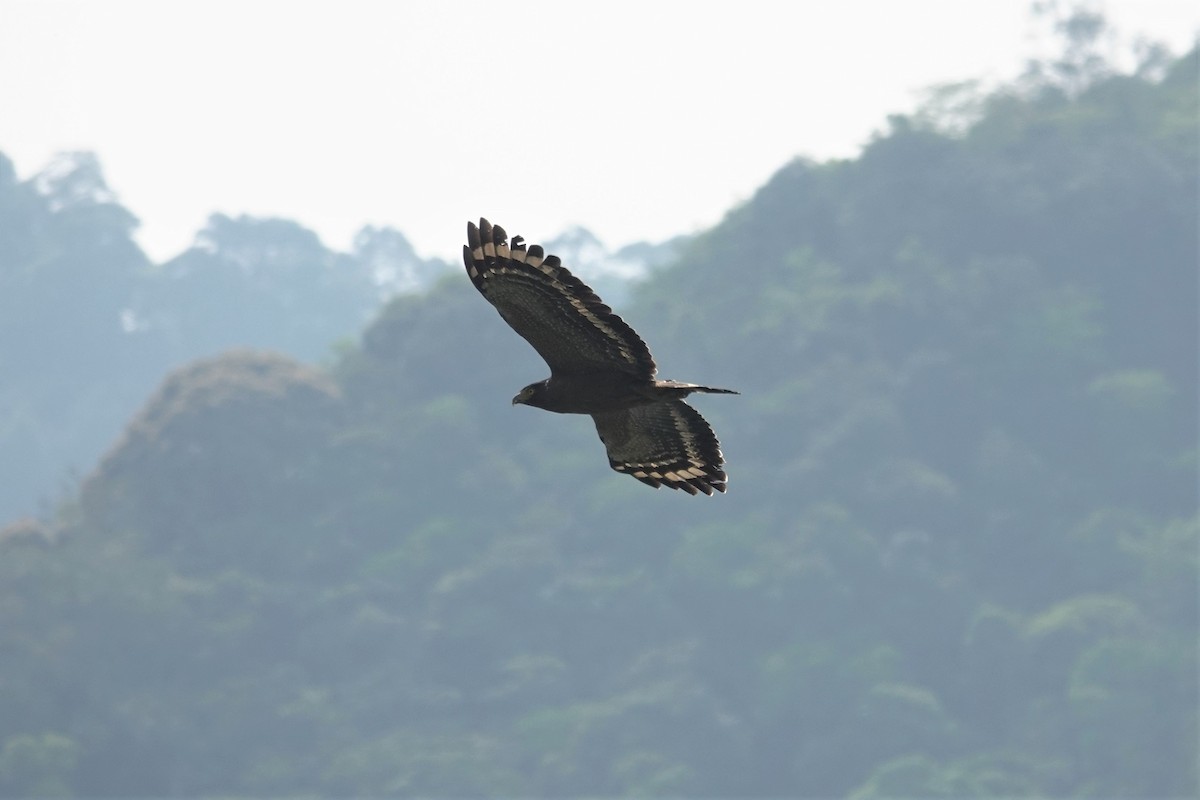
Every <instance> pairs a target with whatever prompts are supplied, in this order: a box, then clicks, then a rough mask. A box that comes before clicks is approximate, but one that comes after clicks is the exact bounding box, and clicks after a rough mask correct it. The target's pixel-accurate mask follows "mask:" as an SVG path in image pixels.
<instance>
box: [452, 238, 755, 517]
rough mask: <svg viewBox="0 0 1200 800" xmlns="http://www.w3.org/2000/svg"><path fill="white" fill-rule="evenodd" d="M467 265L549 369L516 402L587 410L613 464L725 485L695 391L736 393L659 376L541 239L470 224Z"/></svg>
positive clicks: (697, 484) (708, 489)
mask: <svg viewBox="0 0 1200 800" xmlns="http://www.w3.org/2000/svg"><path fill="white" fill-rule="evenodd" d="M463 262H464V264H465V265H466V268H467V275H468V276H470V278H471V282H472V283H474V284H475V288H476V289H478V290H479V292H480V293H481V294H482V295H483V296H484V297H486V298H487V299H488V301H489V302H490V303H491V304H492V305H493V306H495V307H496V310H497V311H499V312H500V316H501V317H503V318H504V321H505V322H507V323H508V324H509V325H510V326H512V329H513V330H515V331H516V332H517V333H519V334H521V336H523V337H524V338H525V339H526V340H527V341H528V342H529V343H530V344H531V345H533V347H534V349H535V350H537V351H538V353H539V354H540V355H541V357H542V358H544V359H545V360H546V363H547V364H548V365H549V366H550V377H549V378H547V379H546V380H544V381H539V382H537V383H531V384H530V385H528V386H526V387H525V388H524V389H522V390H521V391H520V392H519V393H518V394H517V396H516V397H514V398H513V403H514V404H517V403H523V404H525V405H531V406H536V407H537V408H543V409H545V410H547V411H554V412H557V413H560V414H590V415H591V416H592V419H593V420H594V421H595V423H596V432H597V433H599V434H600V441H602V442H604V446H605V448H606V449H607V450H608V462H609V464H610V465H611V466H612V468H613V469H615V470H617V471H618V472H623V473H625V474H627V475H632V476H633V477H635V478H637V479H638V480H639V481H641V482H642V483H646V484H649V485H650V486H654V487H658V486H669V487H671V488H672V489H682V490H683V491H685V492H687V493H689V494H697V493H699V492H704V493H705V494H708V495H711V494H712V493H713V492H714V491H717V492H723V491H725V484H726V481H727V479H726V476H725V471H724V469H723V468H722V465H723V460H722V456H721V446H720V443H719V442H718V441H717V437H716V436H715V435H714V434H713V432H712V428H710V427H709V425H708V423H707V422H705V421H704V417H702V416H700V413H699V412H698V411H696V409H694V408H692V407H691V406H689V405H688V404H687V403H685V402H683V398H685V397H687V396H688V395H689V394H692V393H693V392H707V393H715V394H737V392H735V391H732V390H730V389H714V388H712V387H709V386H698V385H697V384H694V383H680V382H679V381H665V380H657V379H655V377H654V375H655V373H656V372H657V367H656V366H655V364H654V358H653V357H652V356H651V355H650V350H649V348H647V347H646V343H645V342H643V341H642V339H641V337H639V336H638V335H637V333H635V332H634V330H633V328H631V327H629V325H627V324H626V323H625V321H624V320H623V319H621V318H620V317H618V316H617V315H616V314H614V313H613V312H612V309H611V308H609V307H608V306H606V305H605V304H604V303H603V302H602V301H601V300H600V298H599V297H597V296H596V293H595V292H593V291H592V290H591V289H589V288H588V287H587V285H586V284H584V283H583V281H581V280H579V279H578V278H576V277H575V276H574V275H572V274H571V273H570V271H569V270H567V268H566V267H564V266H563V265H562V262H561V261H560V260H559V258H558V257H557V256H553V255H545V253H544V252H543V250H542V248H541V247H540V246H539V245H531V246H530V247H529V248H528V249H527V248H526V247H525V244H524V242H523V240H522V239H521V237H520V236H514V237H513V239H512V244H511V245H510V244H509V242H508V236H507V234H505V232H504V229H503V228H501V227H500V226H499V225H494V226H493V225H491V224H489V223H488V221H487V220H486V219H481V220H479V226H478V227H476V226H475V224H474V223H470V222H468V223H467V244H466V245H465V246H464V247H463Z"/></svg>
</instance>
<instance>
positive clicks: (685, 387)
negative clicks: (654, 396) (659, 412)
mask: <svg viewBox="0 0 1200 800" xmlns="http://www.w3.org/2000/svg"><path fill="white" fill-rule="evenodd" d="M654 386H655V388H657V389H668V390H674V391H672V392H671V394H672V395H675V396H676V397H687V396H688V395H689V394H691V393H692V392H701V393H703V394H741V392H735V391H734V390H733V389H717V388H715V387H713V386H701V385H699V384H697V383H683V382H682V381H655V382H654ZM675 392H678V394H675Z"/></svg>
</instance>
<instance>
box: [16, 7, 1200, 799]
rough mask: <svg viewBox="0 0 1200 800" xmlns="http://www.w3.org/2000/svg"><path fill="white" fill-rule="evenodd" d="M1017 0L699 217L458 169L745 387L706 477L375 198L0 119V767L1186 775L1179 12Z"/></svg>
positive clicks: (197, 777)
mask: <svg viewBox="0 0 1200 800" xmlns="http://www.w3.org/2000/svg"><path fill="white" fill-rule="evenodd" d="M1034 16H1035V18H1036V19H1037V20H1039V24H1041V25H1042V26H1043V27H1044V28H1045V30H1046V31H1047V36H1048V38H1049V39H1050V40H1052V41H1053V42H1054V45H1053V48H1052V50H1051V51H1050V52H1048V53H1047V55H1045V56H1044V57H1042V58H1040V59H1038V60H1036V61H1033V62H1031V63H1029V64H1028V65H1027V67H1026V68H1025V69H1024V70H1023V71H1022V72H1021V73H1020V74H1019V75H1017V76H1015V77H1012V78H1011V79H1009V80H1007V81H1004V82H1001V83H999V84H995V85H991V84H986V85H985V84H981V83H979V82H976V81H973V80H971V78H972V77H973V76H970V75H964V76H962V79H963V80H962V82H959V83H952V84H945V85H942V86H939V87H935V88H933V89H931V90H930V91H929V92H927V93H926V98H925V100H924V101H923V102H922V103H921V104H920V105H919V106H917V107H916V108H914V109H912V110H910V111H908V112H906V113H903V114H895V115H892V116H890V117H888V118H887V119H886V120H880V122H879V128H878V131H877V133H876V134H875V135H874V136H873V137H872V138H871V140H870V141H869V142H868V143H867V144H866V145H865V146H864V147H863V148H862V149H861V151H859V152H856V153H854V154H853V155H850V156H847V157H843V158H827V159H821V160H818V159H812V158H795V159H792V160H790V161H785V162H781V163H779V164H778V166H777V168H776V169H775V171H774V173H773V174H772V175H771V177H770V178H769V180H767V181H766V182H765V183H763V184H762V185H761V186H759V187H758V188H757V189H756V190H755V191H754V192H753V194H752V196H750V197H749V198H748V199H746V200H745V201H744V202H740V203H736V204H734V205H732V207H731V208H729V209H728V211H727V212H726V213H725V214H724V215H723V216H722V218H721V219H720V221H719V222H718V223H717V224H715V225H712V226H710V227H704V228H703V229H701V230H699V231H697V230H694V229H691V228H687V229H682V230H678V231H675V232H674V233H673V234H670V235H666V236H662V237H657V238H651V239H648V240H645V241H640V242H634V243H633V244H629V245H625V246H622V247H611V246H609V245H607V244H606V243H605V242H604V241H603V240H602V239H601V238H600V237H598V236H597V235H596V234H595V233H593V232H592V231H590V230H588V229H587V228H582V227H570V228H567V229H556V230H557V232H556V230H545V229H540V228H539V227H538V226H540V225H543V224H544V223H543V222H541V221H540V220H539V219H537V218H534V219H523V218H509V216H507V213H508V212H506V211H505V209H504V208H494V207H493V206H495V205H497V204H498V202H499V201H493V202H491V203H489V204H484V205H487V207H481V208H477V209H474V211H475V216H478V214H484V215H486V216H488V217H489V218H490V219H491V220H492V221H493V222H496V223H499V224H502V225H504V226H505V227H506V229H508V230H509V232H510V233H513V234H520V235H523V236H525V237H526V238H527V239H528V240H529V241H530V242H537V243H541V244H543V245H545V246H546V247H547V250H548V251H549V252H553V253H556V254H558V255H560V256H561V257H562V258H563V261H564V263H565V264H566V265H567V266H568V267H570V268H571V269H572V271H573V272H575V273H576V274H578V275H579V276H580V277H581V278H582V279H584V280H585V281H587V282H588V283H589V284H590V285H592V286H593V287H594V288H595V289H596V290H597V291H598V292H599V293H600V294H601V296H602V297H604V299H605V300H606V301H608V302H609V303H610V304H612V305H613V306H614V307H615V308H616V310H617V311H618V313H620V314H621V315H622V316H623V317H624V318H625V319H626V320H627V321H629V322H630V323H631V324H632V325H633V326H634V327H635V328H636V329H637V330H638V331H639V332H640V333H641V334H642V336H643V337H644V338H645V339H646V341H647V342H648V343H649V345H650V346H651V348H652V350H653V352H654V354H655V357H656V359H657V360H658V362H659V364H660V365H661V369H662V373H663V375H664V377H673V378H680V379H685V380H697V381H703V382H705V383H710V384H713V385H721V386H730V387H732V388H736V389H739V390H740V391H741V392H742V395H741V396H739V397H729V398H725V397H722V398H700V399H699V400H698V401H697V406H698V407H699V408H700V409H701V410H702V412H703V413H704V415H705V416H706V417H707V418H708V419H709V420H710V421H711V422H712V424H713V427H714V428H715V429H716V431H717V433H718V435H719V436H720V437H721V439H722V443H723V449H724V451H725V455H726V457H727V459H728V470H729V475H730V484H729V487H730V488H729V493H728V494H727V495H724V496H719V497H716V498H692V497H689V496H686V495H683V494H682V493H668V492H665V491H657V492H656V491H654V490H651V489H649V488H647V487H645V486H643V485H641V484H639V483H637V482H635V481H633V480H631V479H629V478H627V477H622V476H620V475H617V474H616V473H615V472H613V471H611V470H610V469H609V468H608V467H607V464H606V459H605V456H604V452H603V447H602V445H601V444H600V443H599V441H598V440H597V439H596V436H595V432H594V429H593V426H592V425H591V423H590V421H589V420H586V419H583V418H578V417H571V416H558V415H551V414H545V413H540V412H535V411H531V410H529V409H525V408H516V409H514V408H512V407H511V406H510V405H509V398H510V397H511V396H512V394H513V393H514V392H515V391H516V390H517V389H518V388H519V387H521V386H522V385H524V384H526V383H528V382H530V381H532V380H536V379H539V378H541V377H544V376H545V375H546V374H547V368H546V367H545V365H544V364H543V363H542V362H541V361H540V360H539V359H538V357H537V356H536V354H535V353H534V352H533V351H532V349H530V348H529V347H528V345H527V344H526V343H525V342H524V341H522V340H521V339H520V338H519V337H517V336H516V334H515V333H513V332H512V331H510V330H509V329H508V328H507V327H506V326H505V325H504V323H503V321H502V320H500V318H499V317H498V316H497V315H496V314H495V312H494V311H493V310H492V309H491V308H490V307H489V306H488V304H487V303H486V302H485V301H484V300H483V299H482V298H481V297H479V296H478V294H477V293H476V292H475V291H474V289H473V288H472V287H471V286H470V283H469V281H467V280H466V278H465V276H464V275H463V274H462V268H461V266H459V265H458V263H456V262H450V261H448V260H447V259H445V258H443V257H440V256H423V255H421V254H420V251H419V250H418V249H417V248H416V247H414V245H413V244H412V240H410V238H409V236H410V232H409V231H407V230H405V228H404V226H403V225H402V224H401V225H398V226H390V225H384V224H368V225H364V226H362V227H360V228H359V231H358V233H357V234H356V235H355V236H354V237H353V240H352V242H351V243H350V246H349V247H346V248H334V247H330V246H328V245H327V244H325V243H324V241H323V240H322V238H321V237H320V236H319V235H318V234H317V233H315V232H314V231H313V230H312V229H310V228H308V227H305V226H304V225H302V224H300V223H299V222H296V221H293V220H290V219H286V218H281V217H275V216H269V215H262V216H257V215H249V214H242V213H213V214H212V215H211V216H209V218H208V219H207V222H206V223H205V224H204V225H203V227H202V229H201V230H199V231H198V232H197V233H196V234H195V236H194V238H193V239H192V242H191V244H190V246H188V247H187V248H186V249H184V250H182V251H181V252H178V253H177V254H176V255H173V256H170V257H166V258H152V257H150V256H148V255H147V254H146V252H145V251H144V250H143V248H142V247H141V246H140V245H139V243H138V240H137V238H136V231H137V227H138V220H137V218H136V216H135V214H134V213H133V211H131V210H130V209H129V208H127V207H126V206H125V205H124V204H123V203H122V202H121V200H120V193H119V191H118V188H119V187H118V188H114V186H113V185H110V182H109V179H108V177H107V176H106V173H105V169H104V158H103V153H99V154H97V153H93V152H88V151H77V152H68V153H63V154H60V155H58V156H56V157H53V158H50V159H48V160H47V162H46V163H45V164H44V166H43V167H41V168H40V169H39V170H37V171H36V172H35V173H33V174H31V175H28V176H21V175H19V174H18V171H17V170H16V168H15V167H14V165H13V162H12V160H10V158H9V157H7V156H5V155H3V154H0V453H3V454H4V456H5V457H4V458H3V459H0V796H4V797H28V796H60V797H67V796H80V797H86V796H126V797H135V796H138V797H140V796H163V797H166V796H172V797H194V796H201V795H221V796H282V795H300V794H305V795H316V796H417V795H421V796H465V795H475V796H483V795H509V796H518V795H523V796H545V797H549V796H583V795H588V796H711V797H732V796H738V797H751V796H754V797H776V796H809V797H831V796H849V797H856V798H869V797H896V796H910V797H917V796H919V797H991V796H1068V795H1069V796H1093V797H1098V796H1106V797H1134V796H1137V797H1176V796H1178V797H1184V796H1194V795H1195V794H1196V793H1197V791H1198V790H1200V780H1198V776H1197V755H1196V754H1197V749H1198V747H1200V736H1198V733H1197V724H1198V714H1197V704H1198V702H1200V698H1198V693H1197V644H1198V638H1197V632H1198V619H1197V617H1198V614H1197V602H1196V598H1197V589H1198V587H1197V576H1198V559H1197V552H1198V547H1200V538H1198V536H1200V516H1198V513H1197V496H1196V492H1197V413H1196V410H1197V396H1198V375H1197V373H1198V370H1200V345H1198V341H1197V332H1198V330H1197V297H1198V285H1197V284H1198V274H1200V253H1198V247H1200V245H1198V241H1200V238H1198V219H1200V200H1198V196H1197V195H1198V186H1200V164H1198V147H1197V145H1198V143H1200V137H1198V130H1197V126H1198V115H1200V111H1198V103H1197V99H1198V96H1200V93H1198V91H1197V89H1198V87H1200V60H1198V55H1197V50H1196V48H1195V46H1194V45H1193V46H1192V47H1191V49H1190V50H1189V51H1187V52H1184V51H1182V50H1180V51H1178V52H1176V51H1173V50H1171V49H1170V48H1168V47H1166V46H1164V45H1155V44H1153V43H1150V42H1145V41H1143V42H1141V43H1140V44H1137V45H1136V46H1132V45H1131V46H1129V47H1126V48H1123V49H1114V47H1113V45H1112V42H1113V41H1115V39H1114V37H1115V34H1114V32H1113V30H1112V29H1111V28H1110V27H1109V26H1108V25H1107V22H1106V19H1105V17H1104V16H1103V15H1102V14H1100V13H1098V12H1097V11H1096V10H1095V9H1094V8H1093V7H1090V6H1084V7H1072V8H1068V7H1064V6H1060V5H1057V4H1047V5H1045V6H1042V7H1041V10H1040V11H1039V12H1038V13H1037V14H1035V15H1034ZM481 94H486V93H485V92H482V91H481ZM719 108H720V105H719V99H718V100H717V101H715V105H714V109H713V111H714V112H715V111H719ZM710 113H711V112H710ZM539 135H545V132H544V131H543V132H541V133H540V134H539ZM600 142H601V140H600V138H599V137H598V138H597V140H596V142H593V143H592V144H597V143H600ZM2 144H3V143H2V142H0V146H2ZM397 146H398V147H402V146H403V143H402V142H398V143H397ZM727 146H728V147H731V148H736V147H737V146H738V142H737V141H736V140H735V141H730V142H728V143H727ZM320 157H321V156H320V154H319V153H314V154H312V158H313V159H314V160H319V159H320ZM713 158H720V154H719V153H716V152H715V153H714V154H713ZM299 166H302V165H298V167H299ZM507 169H508V167H507V166H506V164H505V163H504V160H503V158H500V159H499V160H498V161H497V162H496V163H495V164H492V165H481V166H480V170H481V171H482V175H481V178H485V177H486V176H487V174H488V173H489V172H490V171H494V173H495V176H496V178H497V179H498V180H499V179H502V178H504V177H505V176H506V175H507ZM398 191H400V192H401V193H403V190H402V189H401V190H398ZM460 192H461V193H462V194H463V196H464V198H465V200H466V201H469V202H471V203H474V202H475V201H474V200H473V198H472V196H471V195H472V193H471V188H470V187H461V188H460ZM631 192H633V193H636V190H633V189H631ZM480 203H481V204H482V201H480ZM501 205H502V204H501ZM452 222H453V225H454V226H455V227H456V228H457V229H458V230H460V231H461V233H460V234H456V239H455V241H454V242H453V243H452V245H451V246H450V247H449V248H448V249H449V250H450V251H451V252H452V251H453V249H454V247H456V246H457V245H458V244H459V242H460V240H461V238H462V236H463V235H465V223H466V216H464V217H463V218H462V219H461V220H458V219H455V220H453V221H452Z"/></svg>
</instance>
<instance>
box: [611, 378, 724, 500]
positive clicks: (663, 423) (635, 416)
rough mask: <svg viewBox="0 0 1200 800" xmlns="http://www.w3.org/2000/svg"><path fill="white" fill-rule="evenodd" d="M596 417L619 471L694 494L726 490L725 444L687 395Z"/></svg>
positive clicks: (648, 481) (615, 467)
mask: <svg viewBox="0 0 1200 800" xmlns="http://www.w3.org/2000/svg"><path fill="white" fill-rule="evenodd" d="M592 419H594V420H595V421H596V432H597V433H599V434H600V441H602V442H604V447H605V448H606V449H607V450H608V463H609V464H610V465H611V466H612V468H613V469H615V470H616V471H617V472H624V473H625V474H627V475H632V476H633V477H635V478H637V479H638V480H639V481H641V482H642V483H648V484H650V485H651V486H654V487H656V488H657V487H659V486H669V487H671V488H672V489H682V490H684V491H685V492H687V493H688V494H696V493H697V492H704V493H705V494H708V495H711V494H712V493H713V491H714V490H715V491H718V492H723V491H725V483H726V478H725V470H723V469H722V468H721V466H722V464H723V463H724V462H723V459H722V457H721V444H720V442H718V441H717V437H716V435H715V434H714V433H713V431H712V428H710V427H709V425H708V423H707V422H705V421H704V417H702V416H700V412H699V411H697V410H696V409H694V408H692V407H691V406H689V405H688V404H687V403H685V402H683V401H682V400H671V401H669V402H665V403H653V404H651V405H645V406H635V407H633V408H627V409H622V410H620V411H605V412H603V413H600V414H592Z"/></svg>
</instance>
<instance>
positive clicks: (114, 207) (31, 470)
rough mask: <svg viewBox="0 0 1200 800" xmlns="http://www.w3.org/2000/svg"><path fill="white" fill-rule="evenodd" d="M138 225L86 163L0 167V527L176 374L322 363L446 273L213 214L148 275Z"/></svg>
mask: <svg viewBox="0 0 1200 800" xmlns="http://www.w3.org/2000/svg"><path fill="white" fill-rule="evenodd" d="M136 225H137V220H136V219H135V218H134V217H133V215H132V214H130V213H129V212H128V211H127V210H125V209H124V208H122V207H121V206H120V205H119V204H118V202H117V199H116V196H115V195H114V193H113V192H112V191H111V190H110V189H109V188H108V186H107V184H106V183H105V181H104V177H103V175H102V174H101V170H100V166H99V164H98V162H97V160H96V158H95V157H94V156H92V155H89V154H86V153H73V154H66V155H63V156H62V157H60V158H58V159H57V160H56V161H54V162H53V163H51V164H50V165H49V166H48V167H46V169H44V170H43V171H41V172H40V173H38V174H37V175H35V176H34V177H32V178H30V179H29V180H25V181H20V180H18V179H17V177H16V174H15V172H14V170H13V167H12V164H11V162H9V161H8V159H6V158H5V157H4V156H3V155H0V451H3V452H5V453H19V454H20V458H12V457H10V458H7V459H4V460H3V461H0V519H10V518H12V517H15V516H17V515H19V514H22V513H29V512H31V511H33V510H34V506H35V503H36V502H37V500H38V499H39V498H40V499H43V500H44V499H45V498H46V497H47V496H48V495H51V494H53V493H54V487H55V486H56V485H57V484H61V483H63V482H64V481H66V480H67V479H68V478H69V475H70V472H69V470H74V471H76V472H78V471H82V470H86V469H88V468H90V466H91V465H92V464H94V463H95V461H96V459H97V458H99V456H100V455H101V453H102V452H103V450H104V448H106V447H107V446H108V445H110V444H111V443H112V440H113V438H115V436H116V434H117V432H119V431H120V430H121V426H122V425H123V424H124V423H125V422H126V421H127V420H128V419H129V417H130V415H131V414H133V413H134V411H136V410H137V408H138V406H139V405H140V404H141V403H142V402H143V401H144V399H145V397H146V395H147V394H148V393H149V392H150V391H151V390H152V389H153V388H154V385H155V384H156V383H158V381H160V380H161V379H162V375H163V373H164V372H166V371H167V370H168V369H170V368H171V367H172V366H177V365H179V364H181V363H183V362H185V361H187V360H189V359H194V358H198V357H202V356H209V355H214V354H216V353H218V352H220V351H221V350H223V349H225V348H229V347H265V348H272V349H278V350H281V351H283V352H286V353H289V354H290V355H292V356H294V357H296V358H298V359H302V360H305V361H318V360H321V359H325V358H328V357H329V353H330V349H331V345H333V343H334V342H335V340H337V339H341V338H348V337H350V336H352V335H353V334H354V333H355V332H356V331H358V330H360V329H361V328H362V326H363V325H364V324H365V323H366V322H367V320H368V319H369V318H370V316H371V315H372V314H373V313H374V312H375V311H377V309H378V308H379V306H380V305H381V304H382V301H383V298H384V297H385V296H387V295H390V294H393V293H395V292H398V291H413V290H416V289H417V288H420V287H423V286H426V285H428V284H430V283H432V282H433V281H434V280H436V278H437V277H439V276H441V275H443V274H445V272H446V271H447V269H448V265H447V264H445V263H444V262H442V261H439V260H437V259H433V260H422V259H421V258H419V257H418V256H417V255H416V254H415V253H414V252H413V249H412V247H411V246H410V245H409V243H408V241H407V240H406V239H405V238H404V236H403V235H401V234H400V233H399V232H397V231H394V230H390V229H387V228H372V227H367V228H364V229H363V230H362V231H361V232H360V233H359V235H358V236H357V237H356V239H355V242H354V247H353V249H352V251H351V252H349V253H338V252H334V251H332V250H330V249H328V248H327V247H325V246H324V245H323V244H322V243H321V241H320V240H319V239H318V238H317V236H316V235H315V234H313V233H312V232H311V231H308V230H306V229H304V228H303V227H301V226H300V225H298V224H296V223H294V222H290V221H287V220H279V219H255V218H252V217H246V216H242V217H237V218H231V217H227V216H224V215H222V214H214V215H213V216H212V217H211V218H210V219H209V220H208V224H207V225H206V226H205V228H204V229H203V230H202V231H200V232H199V233H198V234H197V235H196V238H195V241H194V242H193V244H192V245H191V246H190V247H189V248H188V249H187V250H185V251H184V252H183V253H181V254H180V255H179V256H177V257H175V258H173V259H170V260H169V261H167V262H165V263H163V264H158V265H155V264H151V263H150V261H149V260H148V259H147V258H146V256H145V255H144V254H143V253H142V252H141V250H140V249H139V248H138V246H137V244H136V243H135V242H134V240H133V233H134V231H135V228H136ZM72 488H73V487H71V486H69V485H68V486H63V487H62V491H63V492H67V491H69V490H70V489H72Z"/></svg>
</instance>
